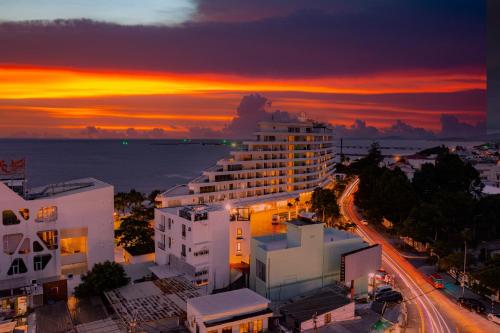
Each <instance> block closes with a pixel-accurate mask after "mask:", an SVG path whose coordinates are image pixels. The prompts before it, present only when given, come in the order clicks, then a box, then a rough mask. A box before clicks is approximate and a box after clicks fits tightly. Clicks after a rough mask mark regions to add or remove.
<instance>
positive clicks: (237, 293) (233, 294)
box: [188, 288, 270, 316]
mask: <svg viewBox="0 0 500 333" xmlns="http://www.w3.org/2000/svg"><path fill="white" fill-rule="evenodd" d="M269 302H270V301H269V300H268V299H267V298H265V297H263V296H261V295H259V294H257V293H256V292H254V291H252V290H250V289H248V288H244V289H237V290H232V291H227V292H223V293H219V294H213V295H206V296H201V297H197V298H192V299H189V300H188V304H189V305H191V306H192V307H193V308H194V309H195V310H196V311H198V312H199V314H200V315H202V316H211V315H216V314H219V313H221V314H225V313H227V312H234V311H235V310H238V309H245V308H249V307H256V306H263V307H267V306H268V304H269Z"/></svg>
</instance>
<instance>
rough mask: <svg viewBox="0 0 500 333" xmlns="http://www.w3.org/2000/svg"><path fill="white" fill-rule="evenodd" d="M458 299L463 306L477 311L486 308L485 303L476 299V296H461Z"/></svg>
mask: <svg viewBox="0 0 500 333" xmlns="http://www.w3.org/2000/svg"><path fill="white" fill-rule="evenodd" d="M457 301H458V304H460V306H461V307H464V308H467V309H469V310H470V311H476V312H477V313H483V312H484V310H486V308H485V306H484V305H483V303H481V302H480V301H478V300H477V299H474V298H466V297H459V298H458V300H457Z"/></svg>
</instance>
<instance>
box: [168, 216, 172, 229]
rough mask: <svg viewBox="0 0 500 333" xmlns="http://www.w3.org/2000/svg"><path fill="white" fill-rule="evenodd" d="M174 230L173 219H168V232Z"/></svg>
mask: <svg viewBox="0 0 500 333" xmlns="http://www.w3.org/2000/svg"><path fill="white" fill-rule="evenodd" d="M170 229H172V219H171V218H170V217H169V218H168V230H170Z"/></svg>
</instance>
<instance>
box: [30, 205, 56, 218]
mask: <svg viewBox="0 0 500 333" xmlns="http://www.w3.org/2000/svg"><path fill="white" fill-rule="evenodd" d="M55 220H57V207H56V206H49V207H42V208H40V209H39V210H38V212H37V213H36V218H35V222H52V221H55Z"/></svg>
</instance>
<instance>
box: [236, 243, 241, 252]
mask: <svg viewBox="0 0 500 333" xmlns="http://www.w3.org/2000/svg"><path fill="white" fill-rule="evenodd" d="M236 252H238V253H240V252H241V243H240V242H238V243H236Z"/></svg>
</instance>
